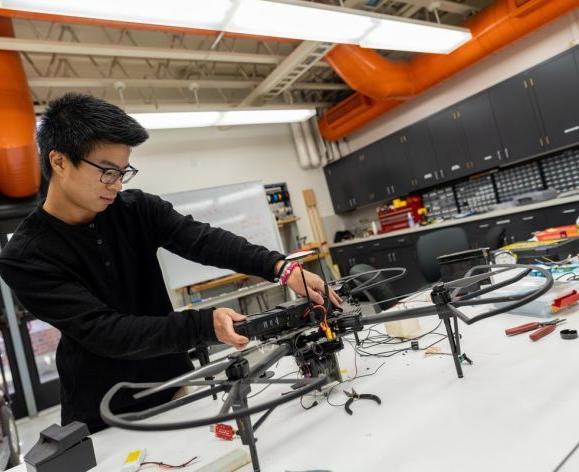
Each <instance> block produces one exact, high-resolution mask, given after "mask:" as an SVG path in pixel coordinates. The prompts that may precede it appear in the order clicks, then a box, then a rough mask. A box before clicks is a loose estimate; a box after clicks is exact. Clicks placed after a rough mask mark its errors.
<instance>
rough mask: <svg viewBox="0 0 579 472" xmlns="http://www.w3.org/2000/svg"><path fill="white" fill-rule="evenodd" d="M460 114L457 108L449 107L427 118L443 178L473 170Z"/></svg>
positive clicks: (454, 176) (463, 174) (453, 176)
mask: <svg viewBox="0 0 579 472" xmlns="http://www.w3.org/2000/svg"><path fill="white" fill-rule="evenodd" d="M458 116H459V115H458V112H457V111H456V110H454V109H453V108H447V109H446V110H443V111H441V112H440V113H437V114H436V115H432V116H431V117H430V118H428V119H427V120H426V121H427V122H428V128H429V130H430V137H431V139H432V146H433V147H434V152H435V153H436V160H437V163H438V165H439V169H438V172H439V174H440V179H441V180H452V179H457V178H459V177H464V176H465V175H468V174H470V173H471V172H472V171H471V170H470V169H469V167H468V163H469V157H468V155H467V149H466V143H465V141H464V139H463V133H462V131H461V129H460V124H459V122H458V119H459V118H458Z"/></svg>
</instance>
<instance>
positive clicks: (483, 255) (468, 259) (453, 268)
mask: <svg viewBox="0 0 579 472" xmlns="http://www.w3.org/2000/svg"><path fill="white" fill-rule="evenodd" d="M437 259H438V264H439V265H440V278H441V280H442V281H443V282H450V281H451V280H456V279H460V278H462V277H464V276H465V274H466V273H467V272H468V271H469V270H470V269H472V268H473V267H476V266H480V265H488V264H489V250H488V248H480V249H469V250H468V251H461V252H455V253H453V254H445V255H443V256H439V257H438V258H437ZM472 275H476V273H474V274H472ZM489 283H490V279H487V280H484V281H481V282H479V283H477V284H473V285H471V286H470V287H467V288H466V289H465V293H467V292H471V291H475V290H479V289H480V286H481V285H484V284H489Z"/></svg>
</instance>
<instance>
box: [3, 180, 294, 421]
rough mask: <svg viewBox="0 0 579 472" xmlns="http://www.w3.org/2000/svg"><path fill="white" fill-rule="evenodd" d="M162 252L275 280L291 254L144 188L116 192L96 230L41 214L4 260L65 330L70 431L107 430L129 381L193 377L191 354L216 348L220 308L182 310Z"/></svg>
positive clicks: (34, 301)
mask: <svg viewBox="0 0 579 472" xmlns="http://www.w3.org/2000/svg"><path fill="white" fill-rule="evenodd" d="M159 247H163V248H165V249H167V250H169V251H171V252H174V253H175V254H178V255H180V256H182V257H184V258H187V259H190V260H193V261H196V262H200V263H202V264H205V265H212V266H217V267H222V268H228V269H233V270H235V271H237V272H241V273H245V274H251V275H257V276H260V277H263V278H265V279H268V280H272V279H273V277H274V265H275V263H276V262H277V261H278V260H280V259H282V258H283V256H282V255H281V254H279V253H277V252H271V251H269V250H267V249H266V248H264V247H262V246H256V245H253V244H250V243H249V242H248V241H247V240H246V239H244V238H242V237H240V236H236V235H234V234H233V233H230V232H228V231H225V230H222V229H220V228H213V227H211V226H210V225H208V224H206V223H200V222H198V221H194V220H193V218H191V217H190V216H183V215H181V214H179V213H177V212H176V211H175V210H174V209H173V207H172V206H171V204H170V203H168V202H166V201H164V200H162V199H161V198H159V197H156V196H153V195H149V194H146V193H143V192H141V191H140V190H127V191H124V192H121V193H119V194H118V195H117V198H116V200H115V202H114V203H113V204H111V205H110V206H109V207H108V208H107V209H106V210H105V211H103V212H102V213H99V214H97V216H96V218H95V219H94V220H93V221H92V222H90V223H88V224H80V225H69V224H67V223H64V222H63V221H61V220H59V219H57V218H55V217H53V216H51V215H50V214H49V213H47V212H45V211H44V210H43V209H42V207H39V208H37V209H36V210H35V211H34V212H32V213H31V214H30V215H29V216H28V217H27V218H26V219H25V220H24V221H23V222H22V224H21V225H20V226H19V228H18V229H17V231H16V232H15V233H14V235H13V236H12V239H11V240H10V241H9V242H8V244H7V245H6V247H5V248H4V250H3V251H2V254H1V255H0V275H2V277H3V278H4V280H5V281H6V282H7V283H8V285H9V286H10V287H11V288H12V289H13V290H14V292H15V293H16V296H17V297H18V299H19V300H20V302H22V304H23V305H24V306H25V307H26V309H27V310H28V311H30V312H31V313H32V314H33V315H35V316H36V317H37V318H39V319H41V320H43V321H46V322H47V323H50V324H51V325H52V326H54V327H56V328H58V329H59V330H60V331H61V333H62V338H61V340H60V343H59V345H58V349H57V352H56V365H57V368H58V373H59V375H60V381H61V403H62V424H63V425H64V424H67V423H70V422H71V421H75V420H76V421H82V422H84V423H86V424H87V425H88V427H89V429H90V430H91V432H95V431H98V430H100V429H103V428H104V427H105V424H104V423H103V421H102V420H101V418H100V414H99V403H100V401H101V399H102V397H103V395H104V394H105V393H106V392H107V390H109V389H110V388H111V387H112V386H113V385H115V384H116V383H118V382H121V381H128V382H157V381H164V380H168V379H170V378H172V377H175V376H177V375H181V374H183V373H185V372H186V371H188V370H191V368H192V364H191V361H190V359H189V356H188V354H187V350H188V349H191V348H192V347H194V346H195V345H196V344H198V343H199V342H201V341H216V338H215V332H214V330H213V318H212V309H206V310H199V311H195V310H185V311H182V312H174V311H172V310H173V308H172V306H171V302H170V300H169V297H168V295H167V291H166V288H165V284H164V282H163V278H162V274H161V269H160V267H159V263H158V260H157V255H156V254H157V249H158V248H159ZM173 393H174V390H172V391H167V392H164V393H162V394H159V395H157V396H156V397H152V398H150V399H148V400H146V401H144V402H142V403H140V404H138V405H136V404H135V402H134V400H132V397H129V394H128V393H126V394H125V395H119V396H118V397H117V400H116V402H114V403H113V411H129V410H131V409H135V408H138V409H142V408H144V407H149V406H153V405H156V404H159V403H161V402H163V401H167V400H168V399H169V398H170V397H171V396H172V395H173Z"/></svg>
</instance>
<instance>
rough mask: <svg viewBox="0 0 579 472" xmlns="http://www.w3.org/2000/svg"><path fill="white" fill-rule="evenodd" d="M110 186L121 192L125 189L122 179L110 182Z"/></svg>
mask: <svg viewBox="0 0 579 472" xmlns="http://www.w3.org/2000/svg"><path fill="white" fill-rule="evenodd" d="M109 187H110V188H111V189H113V190H115V191H117V192H120V191H121V190H122V189H123V183H122V182H121V179H117V180H115V181H114V182H113V183H112V184H110V185H109Z"/></svg>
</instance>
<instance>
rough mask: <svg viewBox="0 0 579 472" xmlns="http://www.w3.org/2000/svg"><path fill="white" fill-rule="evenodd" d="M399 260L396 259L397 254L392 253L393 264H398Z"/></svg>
mask: <svg viewBox="0 0 579 472" xmlns="http://www.w3.org/2000/svg"><path fill="white" fill-rule="evenodd" d="M397 260H398V259H396V253H395V252H393V253H392V262H396V261H397Z"/></svg>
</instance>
